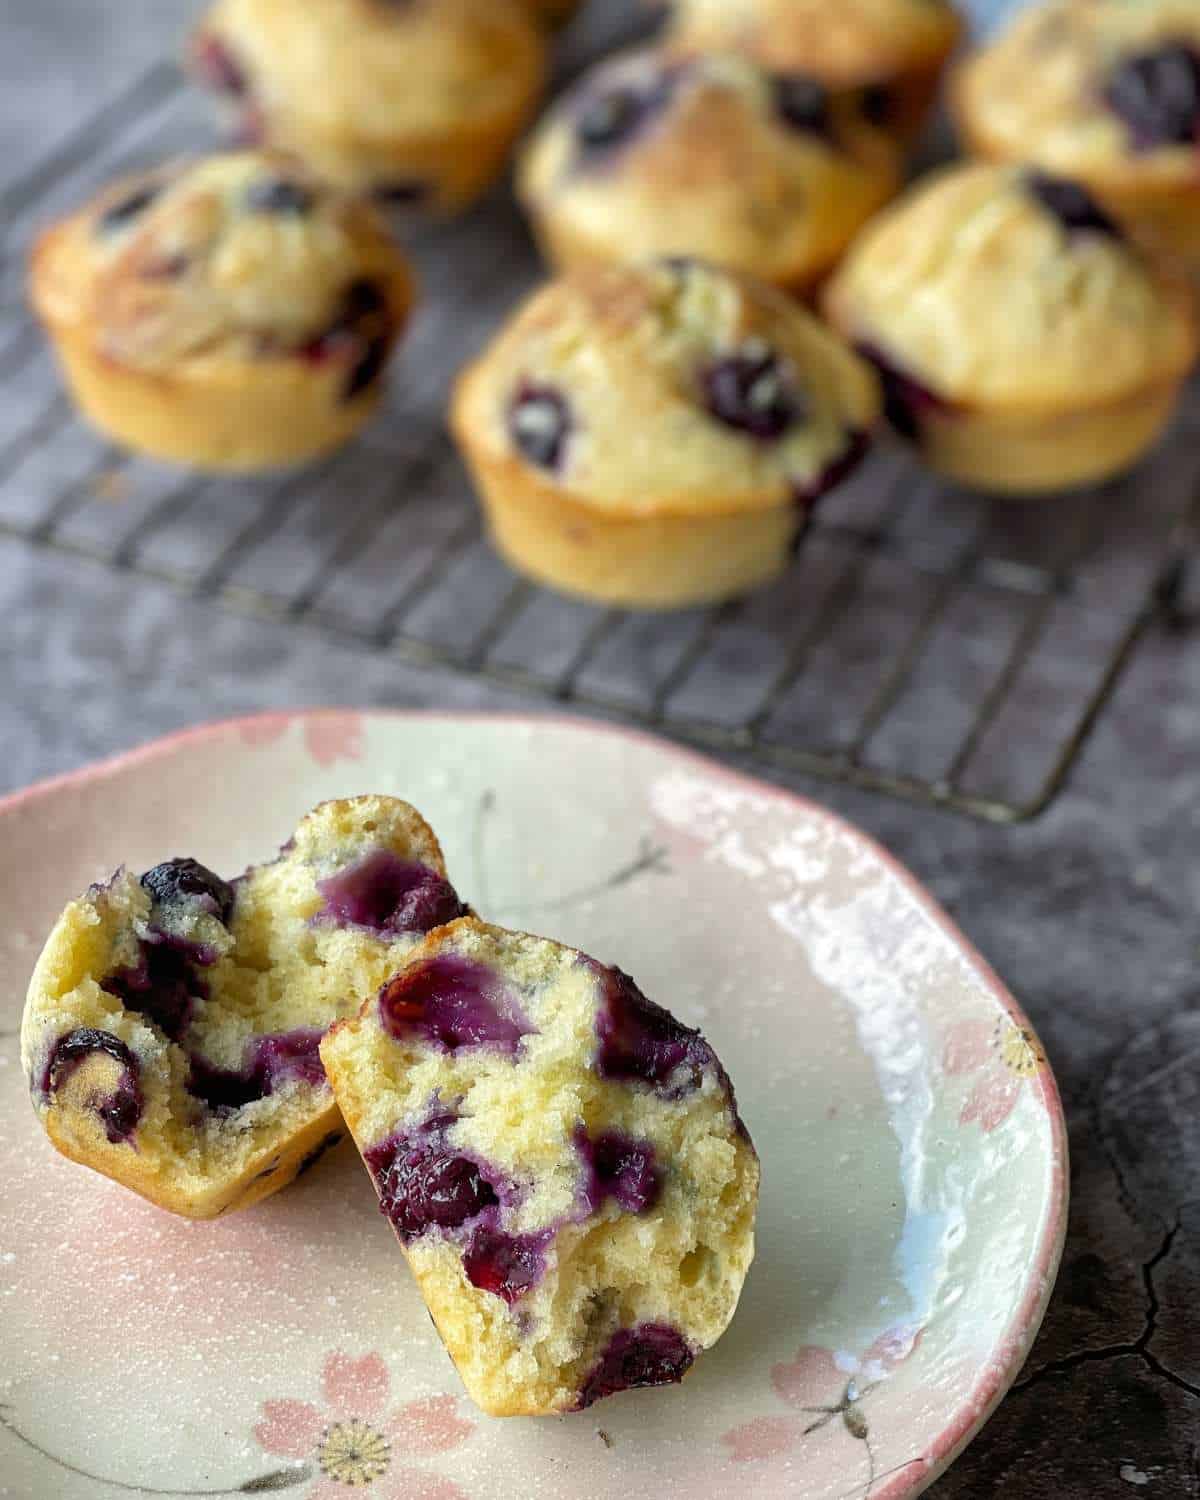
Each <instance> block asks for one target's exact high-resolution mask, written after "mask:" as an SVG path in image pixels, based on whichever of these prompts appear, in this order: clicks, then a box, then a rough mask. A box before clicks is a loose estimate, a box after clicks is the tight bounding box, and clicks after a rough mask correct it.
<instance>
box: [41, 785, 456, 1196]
mask: <svg viewBox="0 0 1200 1500" xmlns="http://www.w3.org/2000/svg"><path fill="white" fill-rule="evenodd" d="M464 910H465V908H464V907H463V906H462V904H461V902H460V901H459V900H458V897H457V895H456V894H455V892H454V890H453V888H452V887H451V886H450V884H449V882H448V881H447V879H446V873H445V867H444V864H443V861H442V856H441V851H440V849H439V848H438V844H437V841H436V839H435V838H434V836H433V834H432V832H431V831H430V829H429V828H428V826H427V825H426V824H425V823H424V822H423V820H422V819H421V818H420V817H419V815H418V814H417V813H416V812H414V810H413V809H412V808H410V807H409V806H408V805H407V804H405V803H402V802H397V801H395V800H394V799H390V798H380V797H362V798H357V799H354V800H353V801H348V802H333V803H326V804H324V805H323V806H321V807H319V808H317V809H316V810H315V811H314V812H313V813H311V814H309V816H308V817H307V818H305V819H304V821H303V822H302V823H301V824H300V826H299V828H298V829H297V830H296V833H295V835H294V836H293V838H292V840H290V841H289V843H288V844H287V845H285V846H284V849H283V850H282V851H281V853H280V855H279V857H278V859H276V860H275V861H273V862H272V863H270V864H266V865H261V866H258V867H257V868H254V869H251V870H249V871H247V872H246V874H245V875H243V876H241V877H239V879H237V880H236V881H233V882H227V881H224V880H222V879H221V878H220V877H219V876H217V875H215V874H214V873H213V872H212V871H211V870H209V869H207V868H205V867H204V866H203V865H201V864H199V863H198V862H197V861H195V860H192V859H171V860H167V861H165V862H164V863H163V864H160V865H156V866H155V867H154V868H153V869H151V870H148V871H147V872H146V873H145V874H144V875H143V876H142V877H141V878H140V880H139V879H138V878H137V877H135V876H133V875H131V874H129V873H127V872H125V871H123V870H121V871H118V872H117V874H116V875H114V876H113V878H112V879H111V880H110V881H109V882H108V883H107V884H105V885H100V886H93V887H91V888H90V889H89V890H88V891H87V893H86V894H85V895H84V896H83V897H81V898H80V899H79V900H78V901H73V902H71V903H70V904H69V905H68V906H67V908H66V910H65V911H64V912H63V915H62V916H61V917H60V918H59V920H58V923H57V924H56V926H55V928H54V930H53V932H52V933H51V934H50V937H49V939H48V941H47V943H46V946H45V949H44V950H43V953H42V956H41V958H40V959H39V961H38V964H37V967H36V969H35V971H34V975H33V979H32V981H31V983H30V988H29V995H28V999H27V1002H26V1008H25V1017H24V1022H23V1026H22V1061H23V1065H24V1068H25V1072H26V1077H27V1078H28V1081H29V1084H30V1089H31V1091H32V1095H33V1103H34V1108H35V1110H36V1112H37V1114H38V1116H39V1118H40V1119H41V1120H42V1123H43V1125H44V1126H45V1128H46V1131H47V1133H48V1134H49V1136H50V1139H51V1140H52V1142H53V1143H54V1145H55V1146H57V1147H58V1149H59V1150H60V1151H62V1152H63V1153H64V1155H67V1156H70V1157H71V1158H72V1159H74V1160H76V1161H80V1162H83V1163H84V1164H85V1165H88V1166H92V1167H94V1168H95V1169H96V1170H98V1171H100V1172H103V1173H104V1174H105V1175H106V1176H109V1177H112V1178H113V1179H114V1180H116V1181H118V1182H121V1183H123V1184H124V1185H125V1186H127V1187H131V1188H133V1189H134V1191H136V1192H138V1193H140V1194H142V1196H143V1197H146V1198H149V1199H150V1201H151V1202H154V1203H157V1204H159V1205H160V1206H161V1207H164V1208H169V1209H172V1210H173V1211H174V1212H176V1213H181V1214H186V1215H188V1216H189V1217H194V1218H210V1217H213V1216H215V1215H216V1214H219V1213H223V1212H225V1211H226V1210H227V1209H231V1208H239V1207H245V1206H247V1205H248V1204H250V1203H253V1202H257V1201H258V1200H259V1199H260V1198H263V1197H266V1196H268V1195H269V1194H271V1193H273V1192H276V1191H278V1189H279V1188H281V1187H283V1186H285V1185H286V1184H287V1183H288V1182H289V1181H291V1179H292V1178H293V1177H294V1176H295V1175H296V1174H297V1172H298V1171H300V1170H302V1169H303V1167H304V1166H305V1165H306V1163H307V1162H308V1161H309V1160H310V1159H311V1158H312V1157H313V1155H314V1153H316V1152H318V1151H320V1150H322V1149H325V1148H326V1147H327V1146H328V1145H329V1144H331V1143H332V1142H333V1141H334V1139H335V1138H340V1135H341V1131H342V1126H341V1120H340V1117H339V1115H338V1111H337V1106H336V1104H335V1103H334V1101H333V1096H332V1094H331V1092H330V1090H329V1087H328V1084H327V1083H326V1080H325V1075H324V1070H323V1068H322V1066H321V1060H320V1056H319V1054H318V1050H317V1049H318V1044H319V1042H320V1040H321V1037H322V1035H323V1034H324V1032H325V1030H326V1028H327V1027H328V1026H329V1025H330V1023H331V1022H332V1021H333V1020H335V1019H336V1018H337V1017H339V1016H344V1015H347V1014H350V1013H351V1012H352V1011H353V1010H357V1008H358V1005H359V1003H360V1002H361V997H362V996H363V995H364V994H367V993H369V992H370V991H371V990H373V989H375V988H377V987H378V985H379V984H380V983H381V982H382V980H383V978H384V977H385V976H386V975H387V974H388V973H390V972H391V971H392V970H394V969H395V967H396V966H397V964H398V963H401V962H402V961H403V960H404V958H405V957H406V956H407V954H408V953H409V952H411V951H412V949H413V948H414V947H415V946H416V945H417V944H418V943H419V942H420V941H421V939H422V937H423V935H424V934H425V933H426V932H428V931H429V930H431V929H432V928H434V927H436V926H438V925H440V924H441V923H444V922H446V921H450V920H453V919H455V918H456V917H458V916H459V915H461V913H462V912H463V911H464Z"/></svg>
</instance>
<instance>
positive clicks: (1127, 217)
mask: <svg viewBox="0 0 1200 1500" xmlns="http://www.w3.org/2000/svg"><path fill="white" fill-rule="evenodd" d="M952 97H953V106H954V113H955V116H956V119H957V122H958V126H959V130H960V133H961V135H962V137H963V139H964V141H965V142H966V143H967V145H968V146H969V148H970V149H971V150H972V151H973V152H974V153H975V154H976V155H979V156H985V157H988V158H991V159H993V160H998V161H1030V162H1034V163H1036V164H1037V165H1038V166H1040V167H1043V168H1044V169H1045V170H1047V171H1050V172H1055V173H1058V174H1060V175H1063V176H1068V177H1073V178H1075V179H1076V180H1077V181H1079V182H1082V183H1083V184H1084V185H1085V186H1087V187H1088V188H1089V189H1090V190H1091V192H1092V193H1093V195H1094V196H1095V197H1096V198H1097V200H1098V201H1099V202H1100V203H1101V204H1102V205H1103V207H1104V208H1106V209H1107V210H1108V212H1109V213H1110V214H1112V215H1113V217H1114V218H1116V219H1117V220H1118V221H1119V222H1120V223H1122V224H1124V225H1125V226H1126V227H1127V228H1129V229H1130V230H1132V231H1133V232H1135V233H1137V234H1139V235H1140V236H1142V237H1143V238H1144V239H1145V240H1146V242H1147V244H1148V245H1150V247H1151V248H1153V249H1156V250H1158V251H1160V252H1167V253H1169V254H1172V255H1175V256H1177V257H1179V258H1180V259H1181V260H1182V261H1183V262H1184V264H1185V265H1187V266H1188V267H1189V268H1191V269H1193V270H1196V269H1200V167H1198V166H1197V162H1198V159H1200V158H1198V152H1200V5H1197V4H1196V0H1138V3H1137V4H1132V3H1130V0H1053V3H1050V4H1042V5H1036V6H1034V7H1033V8H1032V9H1030V10H1028V11H1024V12H1022V13H1021V14H1020V15H1019V16H1017V17H1016V18H1015V20H1014V21H1013V23H1012V25H1011V26H1010V27H1009V28H1008V30H1007V31H1006V32H1005V33H1004V34H1003V35H1001V36H1000V37H999V38H997V40H996V41H994V42H993V43H992V44H991V45H990V46H989V47H986V48H985V49H983V50H982V51H981V52H980V53H979V54H978V55H977V56H976V57H974V58H972V59H971V60H970V61H969V62H968V63H966V64H965V65H964V67H963V68H962V69H961V70H960V72H959V74H958V77H957V78H956V80H955V84H954V87H953V90H952Z"/></svg>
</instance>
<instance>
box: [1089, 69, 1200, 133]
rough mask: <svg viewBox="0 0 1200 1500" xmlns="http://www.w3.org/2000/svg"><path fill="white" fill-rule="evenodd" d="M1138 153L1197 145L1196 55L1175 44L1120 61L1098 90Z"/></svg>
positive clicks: (1199, 85)
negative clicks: (1100, 90) (1102, 90)
mask: <svg viewBox="0 0 1200 1500" xmlns="http://www.w3.org/2000/svg"><path fill="white" fill-rule="evenodd" d="M1104 98H1105V102H1106V103H1107V104H1108V107H1109V108H1110V109H1111V110H1112V111H1113V113H1114V114H1116V115H1118V116H1119V117H1120V118H1121V119H1122V120H1123V121H1124V122H1125V124H1126V125H1127V126H1128V127H1129V134H1130V136H1131V137H1132V140H1133V143H1134V145H1135V146H1136V148H1137V149H1138V150H1139V151H1153V150H1155V149H1157V148H1158V147H1160V146H1191V145H1194V144H1196V143H1197V142H1198V141H1200V49H1197V48H1195V47H1191V46H1188V45H1186V44H1185V43H1182V42H1177V43H1174V44H1172V45H1168V46H1165V47H1156V48H1154V49H1153V50H1152V51H1149V52H1139V53H1137V54H1136V55H1135V56H1133V57H1125V58H1122V59H1121V61H1120V62H1119V63H1118V64H1117V65H1116V67H1115V68H1113V70H1112V72H1111V73H1110V74H1109V76H1108V81H1107V83H1106V84H1105V86H1104Z"/></svg>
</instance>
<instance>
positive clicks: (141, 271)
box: [31, 152, 412, 470]
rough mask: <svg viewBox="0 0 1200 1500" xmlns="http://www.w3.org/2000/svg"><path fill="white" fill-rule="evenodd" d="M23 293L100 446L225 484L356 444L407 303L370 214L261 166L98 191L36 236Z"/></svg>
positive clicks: (232, 163)
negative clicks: (220, 478) (237, 473)
mask: <svg viewBox="0 0 1200 1500" xmlns="http://www.w3.org/2000/svg"><path fill="white" fill-rule="evenodd" d="M31 290H32V296H33V302H34V305H35V307H36V309H37V312H38V314H39V316H40V317H41V320H42V322H43V323H44V324H45V326H46V328H47V330H48V332H49V333H50V336H51V338H52V339H53V341H54V343H55V345H56V347H57V350H58V355H59V359H60V361H61V363H62V367H63V370H64V372H65V374H66V377H67V382H68V384H69V386H70V388H71V391H72V393H73V395H74V397H75V400H76V401H77V402H78V404H79V406H80V408H81V409H82V411H83V413H84V415H85V416H86V417H88V418H89V419H90V420H91V421H92V422H93V423H94V424H95V425H96V426H97V427H98V428H99V429H100V430H101V431H102V432H104V433H105V434H106V435H107V436H109V437H111V438H113V439H115V440H116V441H117V442H120V443H124V444H127V445H128V446H129V447H131V448H135V449H140V450H142V451H143V452H146V453H149V454H151V455H153V456H155V457H157V458H165V459H171V460H174V461H176V462H180V463H186V464H194V465H196V466H197V467H200V468H211V469H231V470H239V469H256V468H263V467H270V466H273V465H277V464H291V463H296V462H298V461H300V460H303V459H307V458H311V457H312V456H314V455H315V454H318V453H321V452H323V451H325V450H327V449H330V448H334V447H336V446H337V445H338V444H339V443H342V442H344V441H345V440H346V439H347V438H349V437H351V436H352V435H353V434H354V433H355V432H357V431H358V429H359V428H360V427H362V425H363V424H364V423H365V422H366V420H367V419H368V417H369V416H370V415H371V413H372V411H373V410H374V408H375V406H376V404H377V401H378V398H379V395H380V390H381V386H382V379H381V377H382V375H383V371H384V368H385V366H386V364H387V362H388V357H389V355H390V353H391V350H392V346H393V344H394V343H395V340H396V338H397V336H398V335H399V333H400V330H401V328H402V327H403V325H404V322H405V320H406V318H407V315H408V310H409V304H410V301H411V297H412V285H411V280H410V277H409V273H408V269H407V266H406V263H405V261H404V258H403V257H402V256H401V255H400V253H399V251H398V250H397V249H396V247H395V244H394V243H393V241H392V239H391V237H390V236H389V234H388V231H387V228H386V225H385V224H384V222H383V221H382V219H381V218H380V217H379V215H378V213H377V211H376V210H375V209H374V208H373V207H372V206H371V205H370V204H368V203H366V202H364V201H362V200H359V199H356V198H353V197H349V196H347V195H345V194H343V193H342V192H340V191H338V190H335V189H331V188H329V187H327V186H325V185H323V184H321V183H319V182H318V181H317V179H316V178H314V177H313V176H312V175H311V174H310V173H309V172H308V171H307V170H306V169H304V168H302V167H301V166H300V165H299V164H298V163H297V162H295V161H293V160H291V159H289V158H286V157H282V156H279V155H276V154H271V153H265V152H243V153H238V154H231V155H226V156H214V157H209V158H205V159H203V160H200V161H197V162H193V163H182V164H180V163H177V164H174V165H171V166H168V167H164V168H162V169H161V170H158V171H154V172H149V173H147V174H145V175H143V176H140V177H135V178H130V179H127V180H125V181H123V182H119V183H116V184H114V185H113V186H112V187H109V188H107V189H106V190H105V191H104V192H102V193H101V194H100V195H99V197H97V198H96V199H94V200H93V201H92V202H91V203H90V204H88V205H87V207H85V208H84V209H82V210H81V211H80V212H78V213H75V214H72V215H71V216H70V217H69V218H67V219H65V220H63V221H62V222H61V223H59V224H57V225H55V226H54V227H53V228H51V229H50V230H48V231H47V232H46V233H45V234H43V235H42V237H41V239H40V240H39V241H38V243H37V246H36V248H35V250H34V255H33V264H32V273H31Z"/></svg>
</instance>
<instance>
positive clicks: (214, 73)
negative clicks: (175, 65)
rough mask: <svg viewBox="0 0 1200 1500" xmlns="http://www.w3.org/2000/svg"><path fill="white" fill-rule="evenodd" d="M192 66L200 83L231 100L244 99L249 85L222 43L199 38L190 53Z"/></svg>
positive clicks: (207, 38) (206, 37) (237, 64)
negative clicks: (226, 95) (227, 96)
mask: <svg viewBox="0 0 1200 1500" xmlns="http://www.w3.org/2000/svg"><path fill="white" fill-rule="evenodd" d="M192 64H193V67H194V68H195V71H196V73H197V75H198V76H199V78H200V81H201V83H203V84H204V85H205V86H206V87H208V88H210V89H214V90H215V91H216V92H217V93H218V94H228V95H229V97H230V98H231V99H244V98H245V97H246V95H247V94H248V93H249V92H250V85H249V82H248V80H247V78H246V74H245V71H244V69H243V68H242V66H241V64H240V63H239V62H238V61H237V59H236V58H235V57H234V55H233V53H232V52H231V51H230V50H229V48H228V47H227V46H226V45H225V43H224V42H222V41H218V39H217V38H216V37H215V36H205V37H201V38H200V40H199V42H198V43H197V44H196V46H195V48H194V49H193V51H192Z"/></svg>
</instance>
